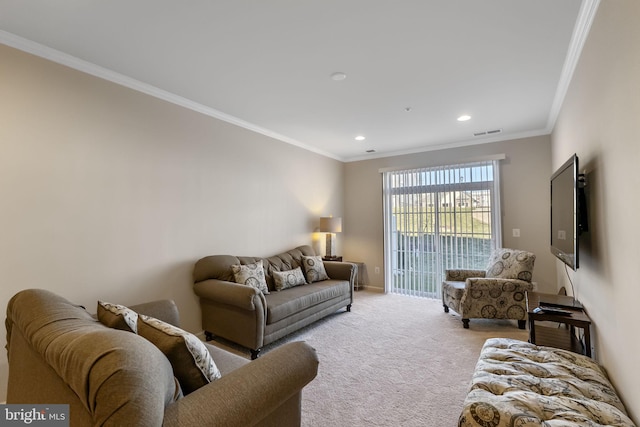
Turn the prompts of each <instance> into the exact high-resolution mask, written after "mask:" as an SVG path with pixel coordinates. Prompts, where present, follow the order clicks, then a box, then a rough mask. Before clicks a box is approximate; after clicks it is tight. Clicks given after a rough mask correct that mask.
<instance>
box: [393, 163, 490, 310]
mask: <svg viewBox="0 0 640 427" xmlns="http://www.w3.org/2000/svg"><path fill="white" fill-rule="evenodd" d="M498 165H499V163H498V161H497V160H490V161H482V162H473V163H466V164H458V165H448V166H441V167H430V168H421V169H410V170H401V171H389V172H384V173H383V180H384V183H383V188H384V221H385V288H386V291H387V292H392V293H401V294H407V295H414V296H422V297H428V298H440V293H441V283H442V280H443V279H444V271H445V269H450V268H479V269H484V268H485V267H486V264H487V261H488V259H489V255H490V254H491V251H492V250H493V249H494V248H495V247H498V246H500V244H501V235H500V229H501V227H500V214H499V213H500V191H499V188H500V187H499V168H498Z"/></svg>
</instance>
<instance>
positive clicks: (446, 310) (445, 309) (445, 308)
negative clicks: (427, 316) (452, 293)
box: [442, 304, 449, 313]
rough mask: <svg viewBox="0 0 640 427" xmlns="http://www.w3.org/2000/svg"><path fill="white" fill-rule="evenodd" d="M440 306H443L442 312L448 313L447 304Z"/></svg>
mask: <svg viewBox="0 0 640 427" xmlns="http://www.w3.org/2000/svg"><path fill="white" fill-rule="evenodd" d="M442 306H443V307H444V312H445V313H448V312H449V306H448V305H447V304H442Z"/></svg>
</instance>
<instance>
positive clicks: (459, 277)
mask: <svg viewBox="0 0 640 427" xmlns="http://www.w3.org/2000/svg"><path fill="white" fill-rule="evenodd" d="M445 274H446V276H445V279H444V280H445V281H447V282H464V281H465V280H467V279H468V278H470V277H484V276H485V275H486V274H487V272H486V271H485V270H463V269H451V270H445Z"/></svg>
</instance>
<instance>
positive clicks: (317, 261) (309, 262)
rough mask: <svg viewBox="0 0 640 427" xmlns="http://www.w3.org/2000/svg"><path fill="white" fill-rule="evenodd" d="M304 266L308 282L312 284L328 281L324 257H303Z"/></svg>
mask: <svg viewBox="0 0 640 427" xmlns="http://www.w3.org/2000/svg"><path fill="white" fill-rule="evenodd" d="M302 265H304V272H305V274H306V275H307V280H308V281H309V282H310V283H313V282H319V281H321V280H327V279H328V278H329V276H328V275H327V271H326V270H325V269H324V263H323V262H322V257H321V256H319V255H317V256H303V257H302Z"/></svg>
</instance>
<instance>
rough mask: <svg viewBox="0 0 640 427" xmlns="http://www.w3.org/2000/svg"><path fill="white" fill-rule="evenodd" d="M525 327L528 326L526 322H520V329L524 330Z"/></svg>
mask: <svg viewBox="0 0 640 427" xmlns="http://www.w3.org/2000/svg"><path fill="white" fill-rule="evenodd" d="M525 326H526V321H524V320H518V328H519V329H524V327H525Z"/></svg>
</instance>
